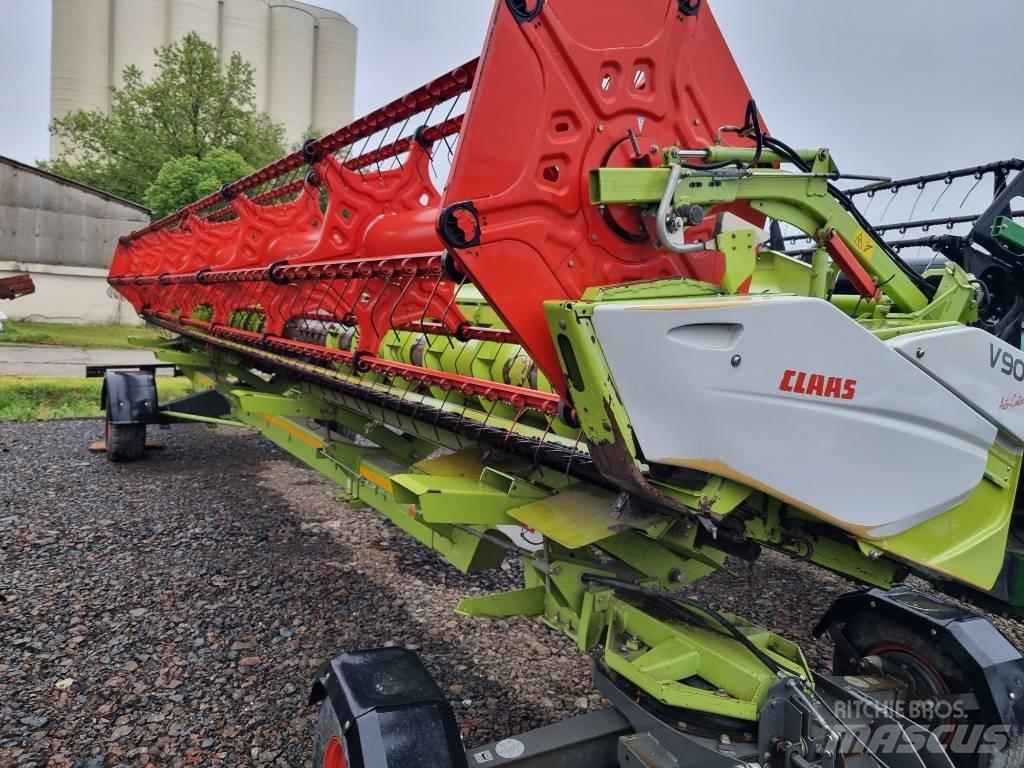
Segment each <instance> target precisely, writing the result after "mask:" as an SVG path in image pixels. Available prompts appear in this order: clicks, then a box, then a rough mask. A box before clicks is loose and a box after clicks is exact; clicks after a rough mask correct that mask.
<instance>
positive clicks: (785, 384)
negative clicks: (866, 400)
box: [779, 370, 857, 400]
mask: <svg viewBox="0 0 1024 768" xmlns="http://www.w3.org/2000/svg"><path fill="white" fill-rule="evenodd" d="M779 389H781V390H782V391H783V392H792V393H794V394H797V395H807V396H815V397H831V398H834V399H836V400H853V397H854V395H855V394H856V393H857V380H856V379H844V378H842V377H841V376H823V375H822V374H820V373H808V372H807V371H791V370H787V371H786V372H785V373H783V374H782V381H780V382H779Z"/></svg>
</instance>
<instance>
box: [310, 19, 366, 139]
mask: <svg viewBox="0 0 1024 768" xmlns="http://www.w3.org/2000/svg"><path fill="white" fill-rule="evenodd" d="M355 71H356V28H355V27H354V26H352V25H351V24H349V23H348V22H347V21H346V20H345V19H344V18H342V17H340V16H336V15H332V16H322V17H321V18H320V26H319V29H318V33H317V41H316V81H315V83H314V88H313V126H314V127H315V128H316V129H317V130H318V131H321V132H323V131H326V130H330V129H332V128H335V127H337V126H340V125H345V124H346V123H348V122H350V121H351V120H352V104H353V102H354V101H355V79H354V78H353V77H352V73H353V72H355Z"/></svg>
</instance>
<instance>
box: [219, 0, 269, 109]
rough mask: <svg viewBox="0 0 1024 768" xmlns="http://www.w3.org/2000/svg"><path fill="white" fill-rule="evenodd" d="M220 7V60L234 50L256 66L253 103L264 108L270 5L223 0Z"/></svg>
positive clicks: (225, 58) (250, 0)
mask: <svg viewBox="0 0 1024 768" xmlns="http://www.w3.org/2000/svg"><path fill="white" fill-rule="evenodd" d="M221 8H222V10H221V25H222V26H221V40H220V51H221V59H222V60H224V61H227V60H228V59H229V58H230V57H231V54H232V53H233V52H235V51H237V52H238V53H239V54H240V55H241V56H242V58H243V59H245V60H246V61H248V62H249V63H250V64H252V65H253V66H254V67H255V68H256V72H255V79H256V106H257V107H259V108H260V109H263V110H265V109H266V108H267V67H266V62H267V60H268V57H267V49H268V48H269V46H270V6H269V5H267V4H266V3H262V2H256V3H254V2H253V1H252V0H224V3H223V5H222V6H221Z"/></svg>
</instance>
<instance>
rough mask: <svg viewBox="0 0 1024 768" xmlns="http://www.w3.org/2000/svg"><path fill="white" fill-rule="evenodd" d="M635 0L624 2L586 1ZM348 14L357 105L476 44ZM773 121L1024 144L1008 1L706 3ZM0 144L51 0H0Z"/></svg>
mask: <svg viewBox="0 0 1024 768" xmlns="http://www.w3.org/2000/svg"><path fill="white" fill-rule="evenodd" d="M594 2H595V3H600V2H635V0H594ZM319 4H320V5H323V6H324V7H329V8H333V9H335V10H339V11H341V12H342V13H344V14H345V15H346V16H348V17H349V18H350V19H351V20H352V21H353V22H354V23H355V24H356V25H357V26H358V27H359V61H358V72H357V87H356V113H357V114H363V113H365V112H367V111H368V110H370V109H372V108H374V107H376V106H379V105H380V104H382V103H385V102H387V101H390V100H391V99H393V98H395V97H397V96H399V95H401V94H402V93H404V92H406V91H409V90H411V89H412V88H415V87H416V86H418V85H421V84H423V83H424V82H426V81H427V80H428V79H430V78H431V77H433V76H435V75H437V74H440V73H442V72H444V71H446V70H449V69H451V68H452V67H454V66H456V65H458V64H460V63H462V62H464V61H466V60H468V59H470V58H472V57H474V56H476V55H477V54H478V53H479V48H480V44H481V41H482V37H483V33H484V27H485V25H486V23H487V20H488V17H489V15H490V8H491V2H490V0H323V2H321V3H319ZM712 7H713V8H714V10H715V13H716V15H717V16H718V19H719V22H720V23H721V25H722V27H723V29H724V31H725V35H726V37H727V39H728V41H729V44H730V45H731V47H732V49H733V52H734V54H735V56H736V58H737V60H738V61H739V64H740V68H741V69H742V70H743V72H744V74H745V76H746V78H747V82H748V83H749V84H750V88H751V91H752V92H753V94H754V96H755V98H757V100H758V103H759V106H760V107H761V110H762V112H763V113H764V115H765V118H766V120H767V122H768V124H769V126H770V127H771V130H772V132H773V133H774V134H775V135H776V136H778V137H779V138H781V139H783V140H784V141H786V142H788V143H789V144H793V145H815V146H818V145H827V146H830V147H831V148H832V150H833V152H834V154H835V156H836V159H837V161H838V162H839V164H840V167H842V168H843V169H844V170H847V171H850V172H854V171H856V172H862V173H880V174H888V175H900V174H902V175H910V174H915V173H924V172H930V171H933V170H944V169H946V168H952V167H955V166H960V165H969V164H975V163H982V162H988V161H991V160H996V159H1003V158H1006V157H1010V156H1020V155H1024V130H1022V128H1024V101H1022V100H1021V99H1020V98H1019V95H1018V90H1019V88H1020V84H1021V83H1024V49H1022V47H1021V44H1020V32H1021V29H1024V3H1021V2H1020V0H983V2H977V3H965V2H963V0H860V1H859V2H849V0H772V1H771V2H765V0H712ZM0 20H2V21H0V154H4V155H9V156H12V157H15V158H17V159H19V160H22V161H25V162H34V161H36V160H37V159H42V158H44V157H46V154H47V149H48V145H49V144H48V136H47V132H46V126H47V122H48V120H49V95H48V91H49V68H50V57H49V41H50V2H49V0H0Z"/></svg>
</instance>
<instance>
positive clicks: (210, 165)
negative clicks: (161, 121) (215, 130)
mask: <svg viewBox="0 0 1024 768" xmlns="http://www.w3.org/2000/svg"><path fill="white" fill-rule="evenodd" d="M253 170H254V168H253V167H252V166H251V165H250V164H249V163H247V162H246V161H245V158H244V157H242V156H241V155H240V154H238V153H237V152H235V151H234V150H233V149H225V148H224V147H217V148H216V149H211V150H210V151H209V152H207V153H206V155H205V156H204V157H202V158H201V159H200V158H198V157H196V156H195V155H186V156H185V157H172V158H171V159H170V160H168V161H167V162H166V163H164V164H163V165H162V166H161V168H160V172H159V173H158V174H157V175H156V180H155V181H154V182H153V183H152V184H150V185H149V188H148V189H147V190H146V193H145V195H144V196H143V198H142V199H143V203H144V204H145V205H146V207H147V208H150V209H152V210H153V211H154V212H155V213H156V214H157V215H158V216H166V215H167V214H168V213H172V212H174V211H176V210H178V209H179V208H181V207H183V206H185V205H188V204H189V203H191V202H193V201H195V200H199V199H200V198H202V197H206V196H207V195H209V194H212V193H213V192H216V191H217V190H218V189H220V188H221V186H222V185H223V184H225V183H227V182H229V181H234V180H235V179H237V178H240V177H242V176H245V175H247V174H249V173H252V172H253Z"/></svg>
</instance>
